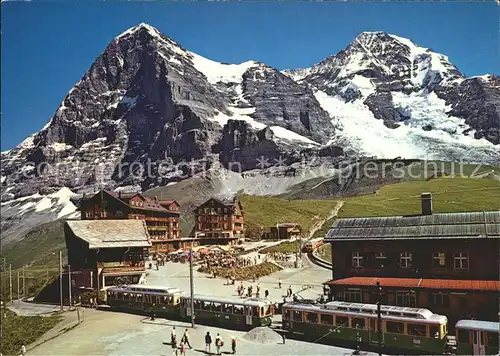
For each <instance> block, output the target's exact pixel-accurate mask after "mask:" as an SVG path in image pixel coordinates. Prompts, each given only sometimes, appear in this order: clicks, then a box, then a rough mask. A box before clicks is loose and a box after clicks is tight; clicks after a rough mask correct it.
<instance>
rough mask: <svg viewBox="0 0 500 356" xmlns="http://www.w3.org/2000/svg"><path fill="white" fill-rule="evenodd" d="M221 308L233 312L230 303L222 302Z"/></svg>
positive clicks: (226, 311)
mask: <svg viewBox="0 0 500 356" xmlns="http://www.w3.org/2000/svg"><path fill="white" fill-rule="evenodd" d="M222 308H223V310H224V313H229V314H232V313H233V305H232V304H222Z"/></svg>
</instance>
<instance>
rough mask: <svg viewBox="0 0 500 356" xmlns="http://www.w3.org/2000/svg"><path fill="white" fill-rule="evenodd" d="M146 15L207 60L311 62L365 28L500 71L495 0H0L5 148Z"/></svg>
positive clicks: (480, 69)
mask: <svg viewBox="0 0 500 356" xmlns="http://www.w3.org/2000/svg"><path fill="white" fill-rule="evenodd" d="M140 22H146V23H149V24H150V25H153V26H155V27H157V28H158V29H160V31H162V32H163V33H164V34H166V35H168V36H170V37H172V38H173V39H174V40H176V41H177V42H179V43H180V44H181V45H182V46H183V47H185V48H187V49H189V50H191V51H193V52H196V53H198V54H200V55H203V56H205V57H208V58H210V59H214V60H218V61H223V62H229V63H238V62H242V61H246V60H249V59H255V60H258V61H261V62H264V63H266V64H268V65H271V66H273V67H276V68H279V69H285V68H300V67H307V66H310V65H311V64H313V63H317V62H319V61H321V60H322V59H323V58H324V57H326V56H328V55H330V54H335V53H336V52H338V51H339V50H341V49H342V48H344V47H345V46H347V45H348V44H349V43H350V42H351V41H352V40H353V39H354V37H355V36H356V35H357V34H359V33H360V32H362V31H379V30H381V31H386V32H388V33H393V34H396V35H399V36H402V37H407V38H410V39H411V40H413V41H414V42H415V43H417V44H419V45H421V46H424V47H429V48H432V49H433V50H435V51H437V52H440V53H444V54H446V55H448V56H449V57H450V60H451V61H452V62H453V63H454V64H456V65H457V66H458V68H459V69H460V70H461V71H462V72H464V73H465V74H467V75H468V76H472V75H480V74H485V73H495V74H500V61H499V59H500V58H499V45H498V6H496V4H495V2H493V1H491V2H476V3H473V2H471V3H467V2H407V3H396V2H378V3H376V2H274V3H273V2H222V3H221V2H210V3H201V2H149V1H144V2H125V3H124V2H68V3H62V2H37V1H32V2H2V79H1V80H2V101H1V104H2V133H1V138H2V141H1V148H2V150H5V149H10V148H12V147H14V146H15V145H17V144H18V143H20V142H21V141H22V140H23V139H25V138H26V137H27V136H28V135H30V134H31V133H33V132H36V131H38V130H40V129H41V128H42V127H43V126H44V125H45V124H46V123H47V121H48V120H49V119H50V117H51V116H52V115H53V114H54V112H55V110H56V109H57V107H58V106H59V104H60V103H61V101H62V99H63V98H64V96H65V95H66V93H67V92H68V91H69V89H71V87H72V86H73V85H74V84H75V83H76V82H77V81H78V80H80V78H81V77H82V76H83V74H84V73H85V72H86V71H87V69H88V68H89V67H90V65H91V64H92V62H93V61H94V59H95V58H96V57H97V56H98V55H99V54H100V53H101V52H102V51H103V50H104V48H105V47H106V46H107V44H108V43H109V42H110V41H111V40H112V39H113V38H114V37H115V36H117V35H118V34H119V33H121V32H123V31H125V30H126V29H127V28H129V27H132V26H135V25H137V24H138V23H140Z"/></svg>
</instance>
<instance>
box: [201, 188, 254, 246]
mask: <svg viewBox="0 0 500 356" xmlns="http://www.w3.org/2000/svg"><path fill="white" fill-rule="evenodd" d="M194 214H195V227H194V235H195V237H196V239H197V240H199V241H200V244H202V245H212V244H234V243H236V242H237V241H238V240H243V239H244V238H245V228H244V218H243V207H242V205H241V202H240V201H239V200H238V199H237V198H234V199H227V200H220V199H215V198H211V199H209V200H207V201H206V202H205V203H203V204H201V205H200V206H198V207H196V209H194Z"/></svg>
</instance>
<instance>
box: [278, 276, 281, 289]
mask: <svg viewBox="0 0 500 356" xmlns="http://www.w3.org/2000/svg"><path fill="white" fill-rule="evenodd" d="M278 288H279V289H281V278H280V279H278Z"/></svg>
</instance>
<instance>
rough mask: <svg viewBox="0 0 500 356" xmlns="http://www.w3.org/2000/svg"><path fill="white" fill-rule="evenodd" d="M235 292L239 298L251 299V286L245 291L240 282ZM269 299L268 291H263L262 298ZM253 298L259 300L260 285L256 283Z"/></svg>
mask: <svg viewBox="0 0 500 356" xmlns="http://www.w3.org/2000/svg"><path fill="white" fill-rule="evenodd" d="M236 292H237V293H238V296H239V297H247V298H252V296H253V295H254V294H253V286H252V285H251V284H250V285H249V286H248V287H247V288H246V289H245V287H244V286H243V281H241V282H240V284H239V285H238V287H237V288H236ZM268 297H269V290H268V289H265V290H264V298H265V299H267V298H268ZM255 298H260V284H259V283H257V286H256V288H255Z"/></svg>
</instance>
